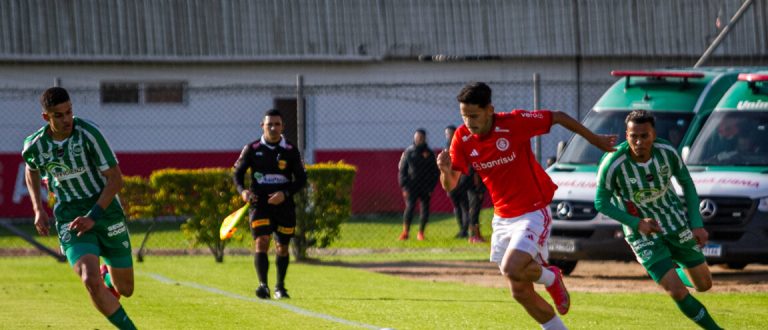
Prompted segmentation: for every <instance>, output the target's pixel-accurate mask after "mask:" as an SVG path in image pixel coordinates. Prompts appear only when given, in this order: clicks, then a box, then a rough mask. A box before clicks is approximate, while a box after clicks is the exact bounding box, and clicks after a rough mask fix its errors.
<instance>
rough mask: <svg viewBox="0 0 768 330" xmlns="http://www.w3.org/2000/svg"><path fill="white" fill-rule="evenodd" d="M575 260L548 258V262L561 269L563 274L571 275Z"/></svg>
mask: <svg viewBox="0 0 768 330" xmlns="http://www.w3.org/2000/svg"><path fill="white" fill-rule="evenodd" d="M577 262H578V261H577V260H550V261H549V264H550V265H553V266H557V268H560V270H562V271H563V275H571V273H573V270H574V269H575V268H576V263H577Z"/></svg>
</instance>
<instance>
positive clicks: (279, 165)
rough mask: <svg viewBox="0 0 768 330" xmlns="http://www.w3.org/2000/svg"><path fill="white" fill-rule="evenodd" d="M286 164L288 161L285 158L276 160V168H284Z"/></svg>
mask: <svg viewBox="0 0 768 330" xmlns="http://www.w3.org/2000/svg"><path fill="white" fill-rule="evenodd" d="M287 166H288V162H286V161H285V160H282V159H281V160H278V161H277V168H279V169H281V170H284V169H285V168H286V167H287Z"/></svg>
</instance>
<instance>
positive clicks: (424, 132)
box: [416, 128, 427, 136]
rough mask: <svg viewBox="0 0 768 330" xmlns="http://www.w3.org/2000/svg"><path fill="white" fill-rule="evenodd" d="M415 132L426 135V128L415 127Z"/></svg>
mask: <svg viewBox="0 0 768 330" xmlns="http://www.w3.org/2000/svg"><path fill="white" fill-rule="evenodd" d="M416 133H421V135H424V136H427V130H425V129H423V128H417V129H416Z"/></svg>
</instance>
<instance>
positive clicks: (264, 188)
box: [234, 109, 307, 299]
mask: <svg viewBox="0 0 768 330" xmlns="http://www.w3.org/2000/svg"><path fill="white" fill-rule="evenodd" d="M261 128H262V130H263V131H264V133H263V134H262V136H261V139H259V140H256V141H253V142H251V143H248V144H247V145H246V146H245V147H243V151H242V152H241V153H240V158H238V159H237V162H236V163H235V174H234V177H235V178H234V179H235V184H236V185H237V191H238V192H239V193H240V196H241V197H242V198H243V200H244V201H246V202H249V203H250V207H249V209H248V214H249V216H250V227H251V234H252V235H253V240H254V242H255V246H256V255H255V257H254V264H255V266H256V273H257V274H258V277H259V287H258V288H257V289H256V296H258V297H259V298H261V299H268V298H269V293H270V292H269V286H268V285H267V271H268V270H269V257H268V256H267V252H269V243H270V239H271V237H270V235H271V234H273V233H274V234H275V241H276V244H275V246H276V249H277V258H276V261H275V265H276V266H277V283H276V284H275V295H274V297H275V299H282V298H290V297H289V296H288V291H287V290H286V289H285V283H284V280H285V274H286V272H287V271H288V262H289V260H290V256H289V250H288V244H289V243H290V241H291V237H293V234H294V231H295V229H296V206H295V204H294V202H293V195H295V194H296V193H297V192H299V191H300V190H301V189H302V188H304V186H305V185H306V184H307V173H306V172H305V170H304V163H303V162H302V160H301V155H300V154H299V149H297V148H296V146H294V145H293V144H292V143H290V142H288V141H287V140H286V139H285V137H283V135H282V134H283V129H284V127H283V115H282V114H281V113H280V112H279V111H278V110H275V109H271V110H268V111H267V112H266V113H265V114H264V120H263V121H262V122H261ZM248 170H250V173H251V185H250V187H248V188H246V187H245V175H246V172H248Z"/></svg>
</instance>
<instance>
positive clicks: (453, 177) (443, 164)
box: [437, 149, 461, 192]
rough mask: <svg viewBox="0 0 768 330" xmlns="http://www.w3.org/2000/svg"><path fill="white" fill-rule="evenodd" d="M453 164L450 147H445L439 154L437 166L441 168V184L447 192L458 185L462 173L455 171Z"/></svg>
mask: <svg viewBox="0 0 768 330" xmlns="http://www.w3.org/2000/svg"><path fill="white" fill-rule="evenodd" d="M451 166H452V164H451V154H450V152H448V149H445V150H443V151H441V152H440V154H439V155H437V168H439V169H440V185H441V186H443V189H444V190H445V191H446V192H448V191H451V190H453V188H455V187H456V183H457V182H458V181H459V176H460V175H461V173H460V172H459V171H454V170H453V168H452V167H451Z"/></svg>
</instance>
